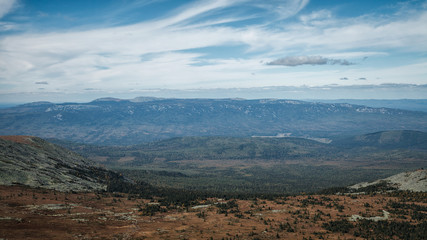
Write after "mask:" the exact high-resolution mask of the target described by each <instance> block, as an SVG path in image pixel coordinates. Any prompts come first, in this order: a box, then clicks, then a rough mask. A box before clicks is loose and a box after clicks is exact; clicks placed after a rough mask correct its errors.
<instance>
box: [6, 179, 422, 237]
mask: <svg viewBox="0 0 427 240" xmlns="http://www.w3.org/2000/svg"><path fill="white" fill-rule="evenodd" d="M396 200H397V198H394V197H387V196H383V195H375V196H369V195H359V196H352V197H351V196H335V195H331V196H295V197H288V198H286V199H278V200H276V201H264V200H255V201H253V200H238V201H237V204H238V210H239V212H237V213H228V214H220V213H218V210H219V208H218V206H217V205H218V204H223V203H225V202H227V201H225V200H221V199H211V200H210V201H209V202H205V201H201V202H200V203H199V204H200V205H199V206H193V207H189V208H184V207H181V208H179V209H173V210H167V211H166V212H158V213H156V214H155V215H154V216H143V215H142V212H141V211H139V210H140V209H141V208H140V207H144V206H146V204H148V203H149V202H150V201H149V200H144V199H135V198H132V197H129V196H128V195H126V194H107V193H106V194H97V193H61V192H55V191H50V190H43V189H32V188H28V187H23V186H0V239H211V238H212V239H223V238H224V239H278V238H279V239H304V238H305V239H309V238H310V237H312V238H313V239H319V238H320V239H359V238H356V237H354V236H353V235H352V234H350V233H347V234H343V233H332V232H328V231H326V230H325V229H324V228H322V224H323V223H324V222H329V221H331V220H338V219H344V218H345V219H347V218H348V217H349V216H351V215H353V214H358V215H361V216H365V217H370V216H382V215H383V213H382V210H383V209H385V208H386V205H387V203H388V202H389V201H396ZM151 204H152V205H156V204H157V203H155V202H154V203H151ZM203 204H206V205H208V204H211V205H210V206H206V205H205V206H203ZM417 204H422V205H424V206H425V205H426V204H425V203H417ZM341 206H342V207H341ZM194 207H195V208H194ZM340 209H341V210H340ZM390 217H391V218H392V219H393V218H397V216H395V215H393V214H391V215H390Z"/></svg>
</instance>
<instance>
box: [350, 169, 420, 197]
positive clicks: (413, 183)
mask: <svg viewBox="0 0 427 240" xmlns="http://www.w3.org/2000/svg"><path fill="white" fill-rule="evenodd" d="M380 184H382V185H384V184H386V185H387V187H389V188H394V189H396V190H403V191H414V192H427V170H424V169H418V170H416V171H412V172H404V173H399V174H396V175H393V176H391V177H388V178H385V179H380V180H377V181H374V182H370V183H367V182H363V183H358V184H355V185H353V186H350V189H352V190H359V189H362V188H366V187H370V186H375V185H380Z"/></svg>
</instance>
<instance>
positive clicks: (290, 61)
mask: <svg viewBox="0 0 427 240" xmlns="http://www.w3.org/2000/svg"><path fill="white" fill-rule="evenodd" d="M326 64H329V65H345V66H348V65H352V64H353V63H351V62H349V61H347V60H345V59H331V58H325V57H322V56H289V57H285V58H279V59H276V60H274V61H271V62H268V63H267V65H271V66H289V67H295V66H300V65H326Z"/></svg>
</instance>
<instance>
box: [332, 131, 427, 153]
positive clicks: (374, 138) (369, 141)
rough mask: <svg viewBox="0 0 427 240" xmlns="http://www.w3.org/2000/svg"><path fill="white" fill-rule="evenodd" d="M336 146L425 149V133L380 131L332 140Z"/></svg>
mask: <svg viewBox="0 0 427 240" xmlns="http://www.w3.org/2000/svg"><path fill="white" fill-rule="evenodd" d="M333 145H335V146H338V147H347V148H355V147H376V148H383V149H384V148H385V149H418V150H424V151H427V133H425V132H420V131H408V130H400V131H382V132H376V133H370V134H365V135H359V136H355V137H350V138H346V139H341V140H337V141H334V142H333Z"/></svg>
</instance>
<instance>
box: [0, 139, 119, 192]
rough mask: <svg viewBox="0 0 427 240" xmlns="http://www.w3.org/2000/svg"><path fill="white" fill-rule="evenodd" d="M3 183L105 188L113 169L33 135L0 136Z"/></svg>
mask: <svg viewBox="0 0 427 240" xmlns="http://www.w3.org/2000/svg"><path fill="white" fill-rule="evenodd" d="M0 169H1V171H0V185H13V184H23V185H28V186H31V187H42V188H48V189H55V190H59V191H71V190H73V191H90V190H104V189H106V187H107V184H106V180H107V178H108V176H109V175H112V174H113V173H112V172H109V171H107V170H105V169H103V168H100V167H98V166H96V165H95V164H94V163H92V162H91V161H90V160H87V159H84V158H83V157H81V156H79V155H77V154H76V153H73V152H71V151H69V150H66V149H64V148H62V147H59V146H57V145H54V144H51V143H49V142H46V141H44V140H42V139H40V138H37V137H31V136H0Z"/></svg>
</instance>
